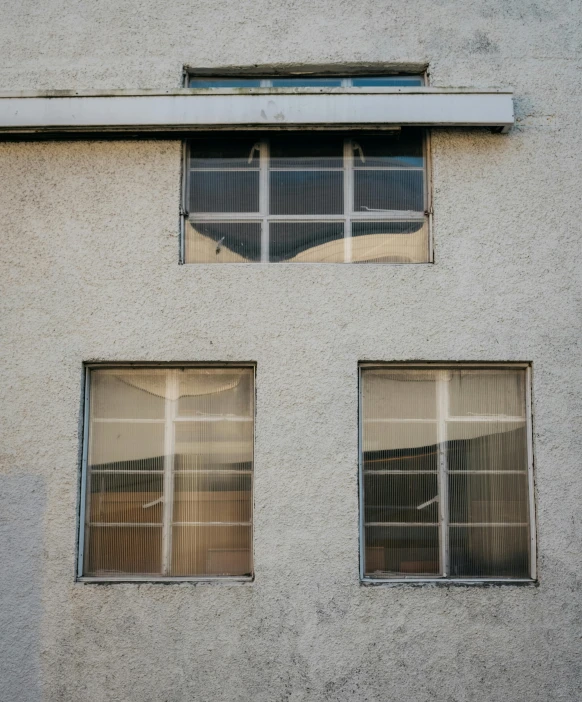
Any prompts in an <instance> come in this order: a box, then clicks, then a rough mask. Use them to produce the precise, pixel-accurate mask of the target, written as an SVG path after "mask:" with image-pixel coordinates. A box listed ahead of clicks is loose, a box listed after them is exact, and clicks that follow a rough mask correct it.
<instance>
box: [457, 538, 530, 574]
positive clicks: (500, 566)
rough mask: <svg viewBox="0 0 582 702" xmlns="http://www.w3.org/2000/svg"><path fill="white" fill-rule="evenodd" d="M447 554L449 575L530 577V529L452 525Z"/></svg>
mask: <svg viewBox="0 0 582 702" xmlns="http://www.w3.org/2000/svg"><path fill="white" fill-rule="evenodd" d="M449 556H450V569H451V577H465V578H529V577H530V573H529V529H528V528H527V527H520V526H511V527H505V526H493V527H454V526H451V527H450V529H449Z"/></svg>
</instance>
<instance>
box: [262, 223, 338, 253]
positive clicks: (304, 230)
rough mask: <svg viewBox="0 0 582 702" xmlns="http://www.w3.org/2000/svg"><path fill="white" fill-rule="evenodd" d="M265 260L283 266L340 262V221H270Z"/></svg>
mask: <svg viewBox="0 0 582 702" xmlns="http://www.w3.org/2000/svg"><path fill="white" fill-rule="evenodd" d="M269 260H270V261H274V262H282V261H284V262H286V263H343V261H344V260H345V245H344V224H343V222H271V224H270V225H269Z"/></svg>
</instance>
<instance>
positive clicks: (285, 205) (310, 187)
mask: <svg viewBox="0 0 582 702" xmlns="http://www.w3.org/2000/svg"><path fill="white" fill-rule="evenodd" d="M270 175H271V194H270V198H271V199H270V202H271V207H270V212H271V214H297V215H304V214H318V215H324V214H342V213H343V211H344V201H343V178H344V176H343V172H342V171H271V174H270Z"/></svg>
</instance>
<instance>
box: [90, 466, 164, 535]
mask: <svg viewBox="0 0 582 702" xmlns="http://www.w3.org/2000/svg"><path fill="white" fill-rule="evenodd" d="M163 490H164V486H163V475H162V474H161V473H156V474H152V473H139V472H134V473H129V474H128V473H109V472H107V473H105V472H103V471H93V472H92V473H91V478H90V491H91V503H90V513H91V521H92V522H99V523H103V522H114V523H117V522H128V523H140V522H149V523H156V524H161V523H162V504H161V503H162V496H163Z"/></svg>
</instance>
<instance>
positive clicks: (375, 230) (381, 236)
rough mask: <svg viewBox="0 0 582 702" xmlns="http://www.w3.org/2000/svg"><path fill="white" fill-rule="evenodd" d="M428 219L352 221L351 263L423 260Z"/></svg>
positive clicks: (425, 258)
mask: <svg viewBox="0 0 582 702" xmlns="http://www.w3.org/2000/svg"><path fill="white" fill-rule="evenodd" d="M428 241H429V240H428V221H427V220H426V219H423V220H413V221H403V222H399V221H396V220H390V221H386V222H368V221H366V222H357V221H352V242H351V246H352V261H353V262H354V263H423V262H425V261H428V260H429V256H430V254H429V244H428Z"/></svg>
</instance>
